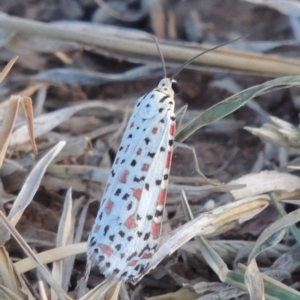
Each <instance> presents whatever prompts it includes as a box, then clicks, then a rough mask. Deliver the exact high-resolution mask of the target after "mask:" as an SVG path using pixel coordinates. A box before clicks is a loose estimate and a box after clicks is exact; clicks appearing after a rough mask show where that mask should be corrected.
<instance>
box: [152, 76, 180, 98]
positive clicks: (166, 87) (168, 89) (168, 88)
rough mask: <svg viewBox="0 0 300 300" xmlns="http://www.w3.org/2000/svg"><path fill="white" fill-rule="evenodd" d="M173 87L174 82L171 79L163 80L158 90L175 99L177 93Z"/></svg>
mask: <svg viewBox="0 0 300 300" xmlns="http://www.w3.org/2000/svg"><path fill="white" fill-rule="evenodd" d="M172 86H173V80H171V79H170V78H163V79H162V80H161V81H160V82H159V84H158V85H157V88H156V90H157V91H159V92H161V93H163V94H166V95H168V96H171V97H174V95H175V92H174V90H173V88H172Z"/></svg>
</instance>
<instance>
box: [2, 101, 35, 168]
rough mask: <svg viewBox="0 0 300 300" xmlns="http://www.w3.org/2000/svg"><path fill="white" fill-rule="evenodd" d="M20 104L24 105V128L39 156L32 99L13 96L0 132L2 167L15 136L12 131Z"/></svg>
mask: <svg viewBox="0 0 300 300" xmlns="http://www.w3.org/2000/svg"><path fill="white" fill-rule="evenodd" d="M20 102H21V103H22V104H23V107H24V111H25V115H26V119H27V126H25V127H24V128H26V130H27V128H28V130H29V136H30V141H31V145H32V146H33V150H34V152H35V154H37V152H38V151H37V146H36V144H35V140H34V132H33V109H32V101H31V98H29V97H26V96H24V97H23V96H12V97H11V98H10V100H9V103H8V110H7V113H6V114H5V118H4V121H3V123H2V127H1V131H0V149H1V152H0V167H1V166H2V163H3V160H4V157H5V154H6V150H7V148H8V145H9V143H10V141H11V137H12V136H13V134H12V130H13V126H14V124H15V121H16V117H17V113H18V109H19V105H20Z"/></svg>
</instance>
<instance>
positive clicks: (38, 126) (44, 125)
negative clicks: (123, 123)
mask: <svg viewBox="0 0 300 300" xmlns="http://www.w3.org/2000/svg"><path fill="white" fill-rule="evenodd" d="M88 108H108V109H109V108H111V106H110V105H109V104H106V105H105V104H104V103H102V102H100V101H98V102H97V101H94V102H92V103H83V104H77V105H74V106H71V107H66V108H62V109H60V110H56V111H54V112H51V113H48V114H45V115H41V116H38V117H37V118H35V119H34V133H35V137H39V136H41V135H43V134H45V133H47V132H49V131H51V130H52V129H53V128H55V127H56V126H58V125H60V124H61V123H63V122H64V121H66V120H68V119H69V118H70V117H71V116H73V115H74V114H75V113H77V112H79V111H81V110H83V109H88ZM29 139H30V137H29V135H28V131H27V128H26V126H25V125H24V126H22V127H20V128H18V129H17V130H16V131H14V133H13V134H12V136H11V141H10V146H14V145H18V144H22V143H25V142H28V141H29Z"/></svg>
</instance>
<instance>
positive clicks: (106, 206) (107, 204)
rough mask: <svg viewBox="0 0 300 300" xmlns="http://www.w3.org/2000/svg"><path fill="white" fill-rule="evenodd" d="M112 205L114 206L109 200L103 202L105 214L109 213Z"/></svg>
mask: <svg viewBox="0 0 300 300" xmlns="http://www.w3.org/2000/svg"><path fill="white" fill-rule="evenodd" d="M113 206H114V203H113V202H112V201H111V200H109V201H108V202H107V203H106V204H105V208H104V209H105V211H106V213H107V214H110V212H111V210H112V208H113Z"/></svg>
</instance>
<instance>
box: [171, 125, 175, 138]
mask: <svg viewBox="0 0 300 300" xmlns="http://www.w3.org/2000/svg"><path fill="white" fill-rule="evenodd" d="M174 134H175V124H172V125H171V126H170V135H174Z"/></svg>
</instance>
